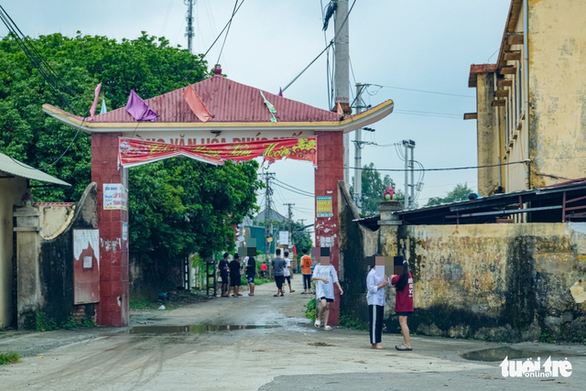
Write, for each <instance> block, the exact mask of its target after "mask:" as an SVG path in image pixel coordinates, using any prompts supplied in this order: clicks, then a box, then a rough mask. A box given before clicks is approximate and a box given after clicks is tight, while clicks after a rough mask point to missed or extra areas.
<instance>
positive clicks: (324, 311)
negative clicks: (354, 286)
mask: <svg viewBox="0 0 586 391" xmlns="http://www.w3.org/2000/svg"><path fill="white" fill-rule="evenodd" d="M313 280H314V281H316V283H315V293H316V298H317V300H319V301H320V303H321V306H320V308H319V311H318V313H317V316H316V319H315V323H314V326H315V327H317V328H319V327H320V326H321V325H323V326H324V330H327V331H330V330H331V329H332V328H331V327H330V326H328V318H329V316H330V303H333V302H334V299H335V296H334V284H336V285H338V289H340V296H341V295H343V294H344V290H343V289H342V286H341V285H340V282H339V281H338V273H337V272H336V269H335V268H334V266H332V265H331V264H330V258H329V257H321V262H320V263H319V264H317V265H316V267H315V268H314V269H313Z"/></svg>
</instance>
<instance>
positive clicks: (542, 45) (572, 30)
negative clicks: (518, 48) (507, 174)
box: [528, 0, 586, 187]
mask: <svg viewBox="0 0 586 391" xmlns="http://www.w3.org/2000/svg"><path fill="white" fill-rule="evenodd" d="M529 3H530V10H529V34H528V40H529V61H530V63H529V69H530V73H529V78H530V80H529V83H530V96H529V105H530V142H529V151H530V156H531V158H532V159H533V164H532V171H533V172H532V174H531V184H532V186H533V187H542V186H545V185H549V184H552V183H555V182H559V180H557V181H556V180H555V179H552V178H550V177H547V176H541V175H540V174H553V175H558V176H563V177H566V178H580V177H583V176H584V172H586V159H584V153H585V152H586V138H585V137H584V132H585V131H586V73H585V72H584V56H585V55H586V29H584V21H583V15H584V14H586V2H585V1H567V0H547V1H538V0H529Z"/></svg>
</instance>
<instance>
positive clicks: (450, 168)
mask: <svg viewBox="0 0 586 391" xmlns="http://www.w3.org/2000/svg"><path fill="white" fill-rule="evenodd" d="M525 163H527V162H526V161H519V162H509V163H501V164H489V165H485V166H465V167H442V168H418V169H417V168H415V169H413V171H415V172H420V171H458V170H473V169H478V168H491V167H501V166H509V165H512V164H525ZM350 168H351V169H358V170H374V171H393V172H404V171H411V170H405V169H404V168H371V167H367V168H357V167H350Z"/></svg>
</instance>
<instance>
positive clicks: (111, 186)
mask: <svg viewBox="0 0 586 391" xmlns="http://www.w3.org/2000/svg"><path fill="white" fill-rule="evenodd" d="M103 207H104V210H116V209H120V210H128V193H127V191H126V188H125V187H124V186H123V185H122V184H121V183H104V206H103Z"/></svg>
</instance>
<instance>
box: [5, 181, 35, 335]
mask: <svg viewBox="0 0 586 391" xmlns="http://www.w3.org/2000/svg"><path fill="white" fill-rule="evenodd" d="M27 184H28V181H27V180H26V179H25V178H2V179H0V329H3V328H6V327H8V326H10V325H11V323H12V321H13V317H14V308H13V307H14V305H13V295H12V292H13V289H14V284H13V278H14V270H13V265H12V258H13V254H14V248H13V236H14V232H13V228H14V226H13V208H14V206H15V205H20V204H21V201H20V200H21V198H22V196H23V195H24V193H25V192H26V189H27Z"/></svg>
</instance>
